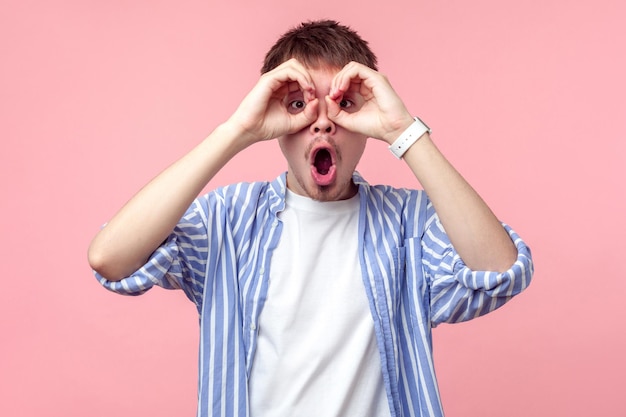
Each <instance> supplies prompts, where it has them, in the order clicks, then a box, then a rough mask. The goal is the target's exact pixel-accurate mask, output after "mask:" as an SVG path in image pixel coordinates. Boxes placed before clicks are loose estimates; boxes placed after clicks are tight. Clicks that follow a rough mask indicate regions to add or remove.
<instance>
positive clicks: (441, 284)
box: [422, 215, 533, 326]
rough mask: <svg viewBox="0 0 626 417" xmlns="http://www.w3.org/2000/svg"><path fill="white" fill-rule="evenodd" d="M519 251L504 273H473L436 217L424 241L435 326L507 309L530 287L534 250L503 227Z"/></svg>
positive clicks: (426, 232)
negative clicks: (515, 298)
mask: <svg viewBox="0 0 626 417" xmlns="http://www.w3.org/2000/svg"><path fill="white" fill-rule="evenodd" d="M503 227H504V229H505V230H506V231H507V233H508V234H509V236H510V238H511V240H512V241H513V243H514V244H515V247H516V248H517V259H516V261H515V263H514V264H513V265H512V266H511V267H510V268H509V269H508V270H507V271H504V272H494V271H473V270H471V269H470V268H468V267H467V266H466V265H465V264H464V263H463V260H462V259H461V257H460V256H459V255H458V253H457V252H456V251H455V249H454V247H453V246H452V244H451V243H450V240H449V239H448V236H447V234H446V232H445V231H444V229H443V226H442V225H441V223H440V222H439V219H438V217H437V216H436V215H435V216H433V217H431V218H430V219H429V223H427V224H426V229H425V233H424V235H423V238H422V256H423V258H422V261H423V265H424V274H425V278H426V279H427V281H428V283H429V287H430V309H431V323H432V325H433V326H436V325H437V324H439V323H444V322H445V323H456V322H462V321H467V320H471V319H473V318H476V317H479V316H482V315H484V314H487V313H489V312H491V311H493V310H496V309H497V308H499V307H501V306H502V305H504V304H505V303H506V302H508V301H509V300H510V299H511V298H513V297H514V296H515V295H517V294H519V293H520V292H522V291H523V290H524V289H525V288H526V287H528V285H529V284H530V280H531V277H532V274H533V263H532V258H531V253H530V248H529V247H528V246H527V245H526V244H525V243H524V241H522V239H521V238H520V237H519V236H518V235H517V233H515V231H513V229H511V227H509V226H508V225H506V224H504V223H503Z"/></svg>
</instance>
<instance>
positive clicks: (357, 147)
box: [278, 68, 367, 201]
mask: <svg viewBox="0 0 626 417" xmlns="http://www.w3.org/2000/svg"><path fill="white" fill-rule="evenodd" d="M307 70H308V71H309V74H310V75H311V77H312V79H313V83H314V85H315V94H316V96H317V98H318V99H319V105H318V114H317V119H316V120H315V121H314V122H313V123H312V124H311V125H310V126H308V127H306V128H304V129H302V130H301V131H299V132H297V133H294V134H291V135H286V136H283V137H280V138H278V143H279V145H280V148H281V150H282V152H283V154H284V155H285V158H286V159H287V163H288V172H287V188H289V189H290V190H291V191H293V192H295V193H296V194H300V195H303V196H307V197H309V198H312V199H314V200H319V201H335V200H344V199H347V198H350V197H352V196H354V195H355V194H356V192H357V187H356V185H355V184H354V183H353V182H352V173H353V172H354V170H355V168H356V166H357V164H358V162H359V160H360V159H361V155H362V154H363V151H364V149H365V143H366V141H367V137H365V136H363V135H360V134H357V133H353V132H350V131H348V130H345V129H344V128H342V127H341V126H339V125H336V124H335V123H333V122H332V121H331V120H330V119H328V116H327V114H326V102H325V100H324V97H325V96H326V95H328V93H329V92H330V86H331V82H332V80H333V77H334V76H335V74H336V73H337V72H338V70H336V69H327V68H320V69H311V68H307ZM360 102H362V98H361V97H359V96H358V93H356V92H352V91H350V92H348V93H346V94H345V95H344V98H343V100H342V102H341V105H342V107H343V108H344V109H345V110H346V111H358V109H359V107H360V104H359V103H360ZM286 105H287V106H289V110H290V111H292V112H298V111H300V109H301V108H302V106H303V105H304V98H303V96H302V93H301V92H300V91H296V92H292V93H290V94H289V96H288V97H287V100H286Z"/></svg>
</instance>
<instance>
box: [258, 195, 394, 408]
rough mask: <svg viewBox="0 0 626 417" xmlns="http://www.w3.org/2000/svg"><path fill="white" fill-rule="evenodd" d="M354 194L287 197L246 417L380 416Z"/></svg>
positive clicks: (381, 394) (382, 403)
mask: <svg viewBox="0 0 626 417" xmlns="http://www.w3.org/2000/svg"><path fill="white" fill-rule="evenodd" d="M358 216H359V197H358V194H357V195H356V196H355V197H353V198H351V199H349V200H344V201H333V202H318V201H314V200H311V199H309V198H306V197H303V196H299V195H297V194H294V193H292V192H290V191H287V196H286V207H285V210H284V211H283V212H281V213H280V219H281V221H282V222H283V232H282V235H281V239H280V242H279V244H278V247H277V248H276V249H275V251H274V254H273V255H272V262H271V268H270V276H269V279H270V281H269V292H268V297H267V300H266V301H265V305H264V307H263V311H262V312H261V315H260V317H259V323H258V332H259V334H258V339H257V348H256V353H255V357H254V363H253V366H252V374H251V377H250V388H249V389H250V410H251V415H252V416H253V417H293V416H298V417H305V416H315V417H332V416H359V417H368V416H372V417H374V416H375V417H381V416H389V415H390V412H389V403H388V401H387V395H386V392H385V387H384V384H383V380H382V371H381V365H380V355H379V351H378V347H377V343H376V337H375V334H374V322H373V320H372V316H371V313H370V309H369V303H368V300H367V296H366V294H365V290H364V286H363V278H362V275H361V268H360V263H359V258H358Z"/></svg>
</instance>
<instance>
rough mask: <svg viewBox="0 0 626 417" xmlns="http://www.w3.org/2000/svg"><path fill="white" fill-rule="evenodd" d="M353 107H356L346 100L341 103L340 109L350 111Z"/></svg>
mask: <svg viewBox="0 0 626 417" xmlns="http://www.w3.org/2000/svg"><path fill="white" fill-rule="evenodd" d="M352 106H354V103H353V102H351V101H350V100H346V99H345V98H344V99H342V100H341V101H340V102H339V107H341V108H342V109H349V108H350V107H352Z"/></svg>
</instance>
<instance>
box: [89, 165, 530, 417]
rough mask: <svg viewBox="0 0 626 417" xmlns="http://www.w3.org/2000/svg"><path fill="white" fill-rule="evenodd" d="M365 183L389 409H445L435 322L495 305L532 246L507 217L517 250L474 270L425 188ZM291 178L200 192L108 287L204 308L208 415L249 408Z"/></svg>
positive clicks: (510, 289) (369, 273)
mask: <svg viewBox="0 0 626 417" xmlns="http://www.w3.org/2000/svg"><path fill="white" fill-rule="evenodd" d="M353 179H354V182H355V183H356V184H357V185H358V186H359V198H360V212H359V237H360V238H359V258H360V264H361V270H362V275H363V282H364V288H365V292H366V294H367V297H368V300H369V304H370V311H371V312H372V317H373V319H374V330H375V334H376V339H377V342H378V348H379V351H380V359H381V365H382V373H383V381H384V383H385V389H386V393H387V399H388V401H389V407H390V410H391V416H393V417H395V416H406V417H409V416H429V417H435V416H443V409H442V406H441V401H440V397H439V391H438V387H437V381H436V377H435V370H434V362H433V355H432V335H431V329H432V327H434V326H436V325H438V324H439V323H443V322H447V323H454V322H461V321H466V320H470V319H472V318H475V317H478V316H481V315H483V314H486V313H488V312H490V311H493V310H495V309H497V308H499V307H500V306H502V305H503V304H504V303H506V302H507V301H508V300H510V299H511V298H512V297H513V296H515V295H516V294H518V293H520V292H521V291H522V290H523V289H524V288H526V287H527V286H528V284H529V283H530V279H531V276H532V273H533V266H532V260H531V254H530V250H529V248H528V247H527V246H526V245H525V243H524V242H523V241H522V240H521V239H520V238H519V236H518V235H517V234H516V233H515V232H514V231H513V230H512V229H511V228H510V227H509V226H507V225H504V227H505V229H506V230H507V232H508V233H509V235H510V237H511V239H512V241H513V242H514V243H515V245H516V247H517V250H518V256H517V260H516V262H515V263H514V264H513V266H512V267H511V268H510V269H509V270H508V271H505V272H502V273H498V272H486V271H472V270H470V269H469V268H467V267H466V266H465V265H464V263H463V261H462V260H461V258H460V257H459V255H458V254H457V253H456V252H455V250H454V248H453V247H452V245H451V244H450V241H449V239H448V237H447V235H446V233H445V231H444V230H443V227H442V226H441V223H440V222H439V220H438V217H437V215H436V213H435V211H434V208H433V206H432V204H431V203H430V201H429V200H428V198H427V196H426V193H425V192H423V191H419V190H408V189H397V188H392V187H390V186H381V185H376V186H372V185H369V184H367V183H366V182H365V181H364V180H363V179H362V178H361V177H360V175H359V174H357V173H355V174H354V177H353ZM285 187H286V176H285V174H283V175H281V176H280V177H278V178H277V179H275V180H274V181H272V182H255V183H239V184H234V185H230V186H226V187H223V188H219V189H217V190H215V191H213V192H210V193H208V194H206V195H204V196H202V197H200V198H198V199H196V201H195V202H194V203H193V204H192V205H191V207H190V208H189V210H188V211H187V212H186V214H185V215H184V216H183V217H182V219H181V220H180V222H179V223H178V225H177V226H176V228H175V229H174V231H173V232H172V234H171V235H170V237H169V238H168V239H167V240H166V241H165V242H164V243H163V245H162V246H161V247H160V248H159V249H158V250H156V251H155V252H154V254H153V255H152V256H151V258H150V259H149V261H148V262H147V264H146V265H144V266H143V267H142V268H141V269H140V270H138V271H137V272H136V273H134V274H133V275H131V276H129V277H127V278H125V279H123V280H121V281H119V282H110V281H107V280H106V279H104V278H103V277H101V276H98V275H97V274H96V276H97V278H98V279H99V280H100V282H101V283H102V285H104V286H105V287H106V288H108V289H109V290H112V291H115V292H117V293H121V294H126V295H139V294H142V293H144V292H145V291H147V290H149V289H150V288H152V287H153V286H154V285H158V286H161V287H163V288H167V289H182V290H183V291H184V292H185V294H186V295H187V297H188V298H189V299H190V300H191V301H193V302H194V303H195V304H196V306H197V309H198V313H199V316H200V327H201V332H200V348H199V356H200V358H199V367H200V369H199V386H198V390H199V395H198V416H200V417H208V416H222V417H244V416H245V417H248V416H249V415H250V410H249V401H248V377H249V375H250V371H251V369H252V361H253V359H254V353H255V348H256V342H257V324H258V320H259V316H260V313H261V310H262V308H263V304H264V302H265V300H266V298H267V293H268V271H269V270H270V261H271V258H272V251H273V250H274V248H276V246H277V244H278V241H279V239H280V235H281V231H282V224H281V222H280V220H279V218H278V216H277V214H278V213H279V212H280V211H281V210H283V209H284V206H285Z"/></svg>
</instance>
